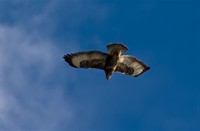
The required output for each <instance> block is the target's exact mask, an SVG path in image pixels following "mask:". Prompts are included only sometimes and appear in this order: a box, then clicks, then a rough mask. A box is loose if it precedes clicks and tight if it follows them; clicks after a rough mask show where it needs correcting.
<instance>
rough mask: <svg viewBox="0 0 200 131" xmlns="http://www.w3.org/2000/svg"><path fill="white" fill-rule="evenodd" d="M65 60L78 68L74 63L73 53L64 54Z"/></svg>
mask: <svg viewBox="0 0 200 131" xmlns="http://www.w3.org/2000/svg"><path fill="white" fill-rule="evenodd" d="M63 58H64V60H65V62H67V63H68V64H69V65H70V66H72V67H74V68H77V67H76V66H75V65H74V64H73V63H72V55H71V54H66V55H64V56H63Z"/></svg>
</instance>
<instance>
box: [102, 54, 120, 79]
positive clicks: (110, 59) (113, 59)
mask: <svg viewBox="0 0 200 131" xmlns="http://www.w3.org/2000/svg"><path fill="white" fill-rule="evenodd" d="M118 59H119V53H118V52H115V53H113V54H109V55H108V56H107V58H106V63H105V67H104V68H105V69H104V71H105V73H106V78H107V79H109V78H110V77H111V76H112V73H113V72H114V71H115V68H116V66H117V61H118Z"/></svg>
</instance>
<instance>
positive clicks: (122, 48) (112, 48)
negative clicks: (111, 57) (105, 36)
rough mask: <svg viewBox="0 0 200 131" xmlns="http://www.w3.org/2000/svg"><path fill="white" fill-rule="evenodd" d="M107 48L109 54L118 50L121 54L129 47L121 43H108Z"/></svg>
mask: <svg viewBox="0 0 200 131" xmlns="http://www.w3.org/2000/svg"><path fill="white" fill-rule="evenodd" d="M107 49H108V52H109V54H113V53H114V52H118V53H119V54H120V55H122V54H124V53H125V52H126V51H127V50H128V48H127V47H126V46H125V45H123V44H121V43H113V44H109V45H107Z"/></svg>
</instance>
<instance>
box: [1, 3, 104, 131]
mask: <svg viewBox="0 0 200 131" xmlns="http://www.w3.org/2000/svg"><path fill="white" fill-rule="evenodd" d="M37 2H38V1H36V2H35V1H32V2H31V1H29V2H28V1H24V0H21V1H17V2H16V1H7V2H5V3H4V5H5V6H3V10H4V11H5V12H4V15H3V18H4V19H3V20H4V21H0V29H1V50H2V51H1V53H2V55H1V63H0V65H1V76H2V77H1V91H0V92H1V105H0V111H1V112H0V113H1V115H0V120H1V123H0V124H1V129H2V130H3V131H4V130H5V131H7V130H20V131H23V130H34V131H35V130H37V131H39V130H41V131H43V130H48V131H51V130H65V129H74V128H75V129H77V128H80V127H82V126H83V125H84V126H83V127H86V126H88V124H89V123H88V122H87V121H85V122H84V123H83V124H81V123H79V124H78V125H77V123H76V121H78V118H79V117H80V116H79V113H80V112H81V111H80V110H81V109H79V107H80V106H77V105H76V104H75V105H74V104H72V103H73V100H72V98H71V97H70V96H68V95H66V89H67V88H70V84H71V83H72V82H73V81H75V80H76V74H74V73H73V72H70V71H68V72H64V71H63V70H60V69H65V68H64V66H65V64H63V63H64V61H63V60H62V56H63V55H64V53H65V52H72V51H74V50H78V49H79V48H80V47H79V46H80V45H81V42H80V40H79V33H78V32H76V29H79V28H80V27H81V25H82V24H83V23H84V22H86V21H87V20H92V21H96V22H101V21H103V20H105V18H106V17H107V8H106V7H104V6H102V5H98V4H96V3H94V2H92V1H91V2H82V1H81V0H75V1H74V0H69V1H62V0H58V1H54V0H51V1H42V2H41V3H40V4H39V3H37ZM19 5H20V7H21V8H11V10H7V9H6V8H8V7H18V6H19ZM29 5H31V6H29ZM4 7H6V8H4ZM29 7H30V8H29ZM65 21H67V23H65ZM62 24H64V25H62ZM63 27H65V28H67V30H66V31H65V36H66V38H65V39H64V41H63V39H62V40H61V41H59V42H58V41H57V39H56V36H54V35H53V34H54V32H57V30H62V28H63ZM52 36H53V37H52ZM91 39H92V38H91ZM94 39H98V40H99V41H101V40H100V39H99V38H98V37H97V36H95V38H94ZM59 43H61V44H59ZM63 43H67V44H63ZM63 47H64V48H63ZM56 78H57V79H56ZM84 110H86V109H84ZM88 110H89V109H87V111H86V112H87V113H89V111H88ZM90 114H91V112H90ZM87 117H88V118H87V119H89V114H88V116H87Z"/></svg>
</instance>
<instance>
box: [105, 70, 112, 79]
mask: <svg viewBox="0 0 200 131" xmlns="http://www.w3.org/2000/svg"><path fill="white" fill-rule="evenodd" d="M105 73H106V79H107V80H109V79H110V78H111V76H112V72H111V71H105Z"/></svg>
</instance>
